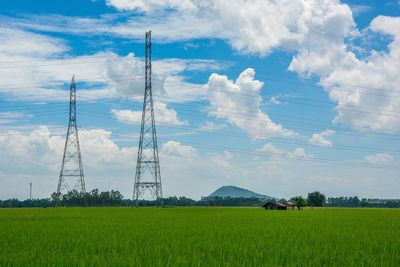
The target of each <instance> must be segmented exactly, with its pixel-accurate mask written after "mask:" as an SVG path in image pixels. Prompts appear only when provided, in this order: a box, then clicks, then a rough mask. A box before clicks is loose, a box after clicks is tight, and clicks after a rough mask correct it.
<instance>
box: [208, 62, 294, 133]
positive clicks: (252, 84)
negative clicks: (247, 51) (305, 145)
mask: <svg viewBox="0 0 400 267" xmlns="http://www.w3.org/2000/svg"><path fill="white" fill-rule="evenodd" d="M263 85H264V84H263V83H262V82H261V81H258V80H255V71H254V69H251V68H249V69H246V70H244V71H243V72H242V73H241V74H240V75H239V77H238V78H237V79H236V80H235V81H232V80H229V79H228V77H227V76H224V75H219V74H216V73H214V74H212V75H211V76H210V78H209V80H208V84H207V85H206V88H207V90H208V94H209V95H208V99H209V102H210V107H209V114H210V115H212V116H214V117H216V118H220V119H226V120H227V121H229V122H230V123H231V124H233V125H235V126H236V127H238V128H240V129H242V130H244V131H246V132H247V133H248V134H249V135H250V136H251V137H253V138H255V139H257V138H265V137H271V136H284V137H293V136H295V135H296V133H294V132H292V131H290V130H288V129H285V128H284V127H283V126H282V125H280V124H276V123H274V122H273V121H272V120H271V119H270V117H269V116H268V114H266V113H265V112H263V111H262V110H261V107H260V106H261V101H262V97H261V94H260V91H261V89H262V87H263Z"/></svg>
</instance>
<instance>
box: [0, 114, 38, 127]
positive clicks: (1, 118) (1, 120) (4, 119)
mask: <svg viewBox="0 0 400 267" xmlns="http://www.w3.org/2000/svg"><path fill="white" fill-rule="evenodd" d="M32 117H33V115H32V114H26V113H21V112H0V124H8V123H14V122H16V121H18V120H21V119H25V118H32Z"/></svg>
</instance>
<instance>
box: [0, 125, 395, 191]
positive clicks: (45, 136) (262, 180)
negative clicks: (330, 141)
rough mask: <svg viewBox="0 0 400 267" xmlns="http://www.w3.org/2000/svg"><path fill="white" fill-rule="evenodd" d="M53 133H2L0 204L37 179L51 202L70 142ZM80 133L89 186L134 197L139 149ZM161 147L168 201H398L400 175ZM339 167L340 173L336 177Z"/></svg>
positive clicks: (108, 136) (300, 155)
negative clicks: (252, 197)
mask: <svg viewBox="0 0 400 267" xmlns="http://www.w3.org/2000/svg"><path fill="white" fill-rule="evenodd" d="M52 132H53V130H51V131H50V130H49V128H48V127H46V126H41V127H37V128H35V129H34V130H32V131H30V132H27V133H25V134H23V133H21V132H15V131H14V132H8V133H2V134H0V150H1V151H2V153H4V155H7V157H0V170H1V171H0V180H1V181H2V186H1V187H0V199H5V198H8V197H18V198H20V199H21V198H22V199H23V198H27V197H28V192H29V191H28V188H29V187H28V186H29V182H33V189H34V197H48V196H49V195H50V194H51V193H52V192H53V191H55V189H56V187H57V182H58V175H59V169H60V164H61V158H62V151H63V147H64V141H65V137H64V136H62V135H59V134H57V135H55V134H53V133H52ZM79 133H80V139H81V140H80V141H81V150H82V160H83V167H84V171H85V179H86V185H87V189H88V190H91V189H92V188H99V189H100V190H111V189H116V190H120V191H121V192H122V193H123V194H124V195H125V197H126V198H129V197H131V194H132V188H133V179H134V170H135V162H136V153H137V149H136V148H135V147H130V146H128V147H121V146H119V145H117V144H116V143H115V142H114V141H112V137H113V135H114V134H112V133H111V132H110V131H107V130H104V129H91V130H89V129H81V130H80V132H79ZM134 144H135V145H136V144H137V139H136V138H135V139H134ZM160 148H161V149H160V164H161V174H162V179H163V191H164V195H165V196H171V195H177V196H182V195H184V196H188V197H192V198H197V199H198V198H200V196H205V195H207V194H209V193H211V192H212V191H214V190H215V189H217V188H218V187H219V186H222V185H230V184H233V185H237V186H241V187H245V188H249V189H251V190H254V191H257V192H260V193H264V194H268V195H273V196H277V197H291V196H293V195H298V194H303V195H306V194H307V193H308V192H311V191H312V190H315V188H316V187H317V188H318V190H321V191H322V192H324V193H326V194H327V195H331V196H333V195H354V194H358V195H359V196H360V197H395V196H396V194H397V193H398V191H399V183H397V182H396V181H397V180H398V170H390V169H388V170H382V169H379V170H375V169H372V168H365V169H364V168H354V167H352V166H345V165H344V166H341V167H340V168H337V166H336V165H330V164H325V163H318V164H317V163H315V162H313V161H308V160H302V161H301V162H299V161H297V160H284V158H283V157H281V158H270V159H265V158H261V157H257V158H256V157H252V156H251V155H249V154H243V153H234V152H228V151H224V152H221V153H213V152H204V151H201V150H200V149H198V148H195V147H193V146H191V145H187V144H184V143H181V142H178V141H172V140H170V141H167V142H166V143H164V144H160ZM285 153H286V152H285ZM288 153H292V154H293V155H292V157H293V158H296V159H307V158H310V157H311V156H310V155H308V154H307V153H306V152H305V151H304V150H303V149H301V148H297V149H296V150H294V151H293V152H288ZM249 157H250V158H251V159H252V160H251V161H250V162H249V161H248V159H249ZM384 157H386V158H387V156H384ZM333 170H335V172H334V173H335V175H330V174H329V173H333ZM271 184H272V185H273V186H271Z"/></svg>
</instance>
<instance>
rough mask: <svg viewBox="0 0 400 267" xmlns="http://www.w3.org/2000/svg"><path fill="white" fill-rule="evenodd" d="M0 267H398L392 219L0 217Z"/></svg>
mask: <svg viewBox="0 0 400 267" xmlns="http://www.w3.org/2000/svg"><path fill="white" fill-rule="evenodd" d="M0 266H400V210H399V209H328V208H326V209H315V210H303V211H297V210H290V211H265V210H263V209H261V208H210V207H208V208H201V207H196V208H164V209H162V208H47V209H44V208H38V209H0Z"/></svg>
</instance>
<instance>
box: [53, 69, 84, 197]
mask: <svg viewBox="0 0 400 267" xmlns="http://www.w3.org/2000/svg"><path fill="white" fill-rule="evenodd" d="M69 89H70V93H69V123H68V130H67V137H66V139H65V147H64V154H63V159H62V164H61V171H60V177H59V180H58V186H57V194H58V195H59V196H61V194H63V192H65V191H67V192H69V191H71V190H77V191H80V192H86V188H85V178H84V176H83V166H82V158H81V150H80V147H79V137H78V127H77V125H76V85H75V76H72V80H71V85H70V87H69Z"/></svg>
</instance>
